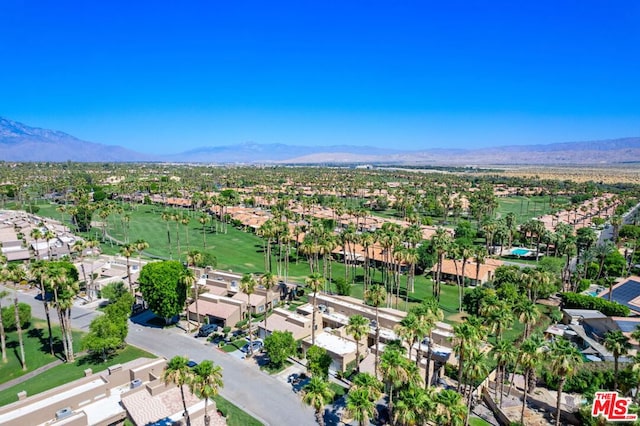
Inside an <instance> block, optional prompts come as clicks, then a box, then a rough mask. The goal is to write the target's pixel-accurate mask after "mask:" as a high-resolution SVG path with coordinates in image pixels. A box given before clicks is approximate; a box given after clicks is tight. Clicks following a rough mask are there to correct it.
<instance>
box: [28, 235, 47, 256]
mask: <svg viewBox="0 0 640 426" xmlns="http://www.w3.org/2000/svg"><path fill="white" fill-rule="evenodd" d="M31 238H33V239H34V240H36V250H35V252H36V259H39V258H40V248H39V247H38V242H39V241H40V240H41V239H42V238H44V234H43V233H42V231H41V230H40V228H33V229H32V230H31Z"/></svg>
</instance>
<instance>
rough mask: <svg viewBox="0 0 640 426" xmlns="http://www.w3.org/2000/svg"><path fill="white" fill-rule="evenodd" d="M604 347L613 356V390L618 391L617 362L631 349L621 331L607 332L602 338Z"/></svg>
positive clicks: (627, 339)
mask: <svg viewBox="0 0 640 426" xmlns="http://www.w3.org/2000/svg"><path fill="white" fill-rule="evenodd" d="M604 347H605V348H606V349H607V350H608V351H610V352H611V353H612V354H613V390H618V361H619V360H620V357H623V356H626V355H627V354H628V353H629V350H630V349H631V343H629V338H628V337H627V336H625V335H624V334H622V331H620V330H615V331H609V332H608V333H607V334H605V336H604Z"/></svg>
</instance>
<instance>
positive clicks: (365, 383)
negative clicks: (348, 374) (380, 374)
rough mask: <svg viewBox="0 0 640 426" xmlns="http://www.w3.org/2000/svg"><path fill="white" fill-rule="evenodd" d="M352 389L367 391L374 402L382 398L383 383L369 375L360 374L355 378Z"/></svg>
mask: <svg viewBox="0 0 640 426" xmlns="http://www.w3.org/2000/svg"><path fill="white" fill-rule="evenodd" d="M351 389H365V390H366V391H367V394H368V395H369V398H370V399H371V401H372V402H375V401H377V400H378V399H380V397H381V396H382V382H381V381H380V380H378V379H377V378H376V376H374V375H372V374H369V373H358V374H356V376H355V377H354V378H353V381H352V386H351Z"/></svg>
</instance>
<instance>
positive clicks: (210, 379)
mask: <svg viewBox="0 0 640 426" xmlns="http://www.w3.org/2000/svg"><path fill="white" fill-rule="evenodd" d="M189 386H190V388H191V391H192V392H193V393H194V394H196V395H197V396H198V397H199V398H204V424H205V426H209V425H210V424H211V417H210V416H209V412H208V411H207V405H208V403H209V399H211V398H213V397H214V396H216V395H217V394H218V390H219V389H220V388H221V387H223V386H224V383H223V382H222V367H220V366H219V365H215V364H214V363H213V361H210V360H208V359H207V360H204V361H202V362H201V363H200V364H198V365H196V367H195V368H194V369H193V380H191V382H190V384H189Z"/></svg>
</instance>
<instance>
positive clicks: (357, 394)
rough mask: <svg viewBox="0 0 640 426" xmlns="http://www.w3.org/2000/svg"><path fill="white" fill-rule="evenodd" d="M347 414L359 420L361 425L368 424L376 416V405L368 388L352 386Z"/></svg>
mask: <svg viewBox="0 0 640 426" xmlns="http://www.w3.org/2000/svg"><path fill="white" fill-rule="evenodd" d="M345 415H346V416H348V417H349V418H352V419H354V420H355V421H357V422H358V425H359V426H368V425H369V421H370V420H371V419H373V418H374V417H375V416H376V405H375V402H374V401H372V399H371V394H370V393H369V391H368V390H367V389H366V388H355V387H353V388H351V389H350V390H349V393H348V394H347V402H346V411H345Z"/></svg>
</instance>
